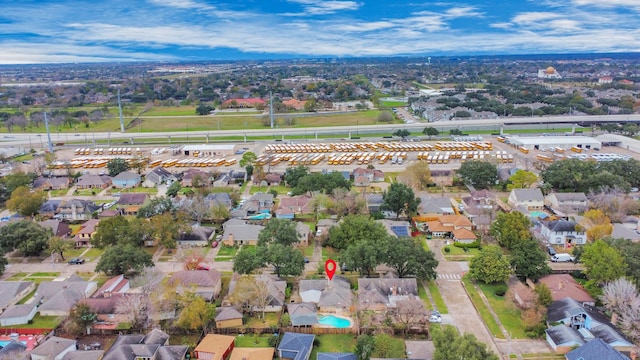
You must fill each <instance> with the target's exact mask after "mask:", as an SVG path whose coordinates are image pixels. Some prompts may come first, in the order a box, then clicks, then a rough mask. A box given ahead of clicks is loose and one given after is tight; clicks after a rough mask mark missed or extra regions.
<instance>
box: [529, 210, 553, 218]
mask: <svg viewBox="0 0 640 360" xmlns="http://www.w3.org/2000/svg"><path fill="white" fill-rule="evenodd" d="M529 215H530V216H531V217H533V218H541V219H544V218H546V217H548V216H549V215H547V213H546V212H544V211H530V212H529Z"/></svg>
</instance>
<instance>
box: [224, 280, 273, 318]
mask: <svg viewBox="0 0 640 360" xmlns="http://www.w3.org/2000/svg"><path fill="white" fill-rule="evenodd" d="M229 300H230V301H231V303H232V304H235V305H236V306H240V307H241V308H242V309H243V310H244V311H252V310H253V309H254V308H255V309H257V310H260V311H262V318H263V319H264V310H265V308H266V306H267V305H268V304H269V301H270V300H271V297H270V295H269V286H268V284H267V282H266V281H265V280H264V279H262V278H253V277H249V276H243V277H241V278H239V279H238V280H237V281H236V286H235V287H234V288H233V293H231V294H230V298H229Z"/></svg>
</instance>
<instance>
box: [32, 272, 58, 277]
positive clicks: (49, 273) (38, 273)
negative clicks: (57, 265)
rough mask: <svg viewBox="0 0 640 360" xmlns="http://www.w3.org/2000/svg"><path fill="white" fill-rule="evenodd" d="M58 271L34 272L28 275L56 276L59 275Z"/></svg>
mask: <svg viewBox="0 0 640 360" xmlns="http://www.w3.org/2000/svg"><path fill="white" fill-rule="evenodd" d="M59 275H60V273H59V272H36V273H32V274H31V275H30V276H48V277H56V276H59Z"/></svg>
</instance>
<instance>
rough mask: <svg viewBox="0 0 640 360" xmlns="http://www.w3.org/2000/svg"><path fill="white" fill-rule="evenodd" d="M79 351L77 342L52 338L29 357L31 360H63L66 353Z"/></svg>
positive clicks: (34, 350)
mask: <svg viewBox="0 0 640 360" xmlns="http://www.w3.org/2000/svg"><path fill="white" fill-rule="evenodd" d="M77 349H78V347H77V346H76V340H70V339H65V338H61V337H57V336H52V337H50V338H48V339H47V340H46V341H45V342H43V343H42V344H40V345H38V347H36V348H35V349H33V350H31V353H30V354H29V356H30V357H31V360H62V358H64V356H65V354H66V353H68V352H70V351H73V350H77Z"/></svg>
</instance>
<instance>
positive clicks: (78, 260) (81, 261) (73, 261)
mask: <svg viewBox="0 0 640 360" xmlns="http://www.w3.org/2000/svg"><path fill="white" fill-rule="evenodd" d="M69 264H70V265H80V264H84V259H82V258H73V259H71V260H69Z"/></svg>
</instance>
